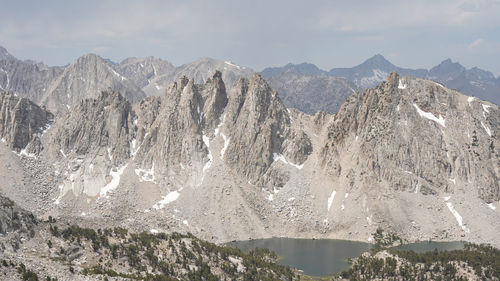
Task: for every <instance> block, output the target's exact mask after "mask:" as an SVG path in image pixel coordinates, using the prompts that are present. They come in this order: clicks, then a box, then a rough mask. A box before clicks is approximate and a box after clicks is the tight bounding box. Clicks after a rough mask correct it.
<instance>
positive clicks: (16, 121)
mask: <svg viewBox="0 0 500 281" xmlns="http://www.w3.org/2000/svg"><path fill="white" fill-rule="evenodd" d="M0 113H1V114H0V137H1V138H2V141H3V142H5V143H6V144H7V145H8V146H9V147H10V148H11V149H13V150H15V151H17V152H19V151H21V150H22V149H24V148H26V147H27V146H28V144H29V143H30V142H32V141H33V145H32V148H31V149H29V150H28V153H30V152H37V153H38V152H40V150H41V144H40V141H39V139H38V135H40V134H42V132H43V131H44V130H45V129H46V128H47V126H48V125H49V123H50V122H51V121H52V118H53V115H52V114H51V113H50V112H48V111H46V110H45V109H43V108H40V107H39V106H38V105H36V104H34V103H33V102H31V101H30V100H28V99H26V98H19V97H17V96H16V95H14V94H12V93H10V92H0Z"/></svg>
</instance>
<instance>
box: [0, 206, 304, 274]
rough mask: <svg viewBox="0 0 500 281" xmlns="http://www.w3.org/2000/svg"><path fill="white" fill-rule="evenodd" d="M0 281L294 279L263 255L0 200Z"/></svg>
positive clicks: (272, 257)
mask: <svg viewBox="0 0 500 281" xmlns="http://www.w3.org/2000/svg"><path fill="white" fill-rule="evenodd" d="M0 253H1V255H0V279H1V280H155V281H157V280H295V279H296V276H295V273H294V271H292V270H291V269H290V268H289V267H285V266H282V265H278V264H277V263H276V261H277V256H276V255H275V254H274V253H272V252H270V251H269V250H266V249H257V250H254V251H250V252H248V253H244V252H242V251H240V250H238V249H236V248H230V247H225V246H218V245H215V244H213V243H210V242H206V241H203V240H200V239H198V238H196V237H194V236H193V235H191V234H189V233H188V234H179V233H170V234H165V233H158V231H157V230H154V229H152V230H151V231H150V232H149V233H146V232H142V233H130V232H129V231H128V230H127V229H124V228H120V227H115V228H105V229H92V228H82V227H79V226H76V225H68V224H64V223H60V222H56V220H55V219H53V218H52V217H50V216H49V219H48V220H47V221H43V222H39V221H38V220H37V219H35V218H34V216H33V215H32V214H31V213H29V212H27V211H24V210H22V209H20V208H19V207H18V206H16V205H15V204H14V202H12V201H10V200H9V199H7V198H5V197H1V196H0Z"/></svg>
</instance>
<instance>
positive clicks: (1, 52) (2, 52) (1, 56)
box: [0, 46, 15, 60]
mask: <svg viewBox="0 0 500 281" xmlns="http://www.w3.org/2000/svg"><path fill="white" fill-rule="evenodd" d="M12 59H15V57H14V56H13V55H11V54H10V53H9V52H8V51H7V49H5V48H4V47H2V46H0V60H12Z"/></svg>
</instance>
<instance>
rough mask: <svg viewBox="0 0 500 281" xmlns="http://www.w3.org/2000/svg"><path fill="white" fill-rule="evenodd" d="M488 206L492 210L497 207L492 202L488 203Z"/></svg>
mask: <svg viewBox="0 0 500 281" xmlns="http://www.w3.org/2000/svg"><path fill="white" fill-rule="evenodd" d="M488 207H490V209H492V210H496V209H497V207H495V206H493V203H490V204H488Z"/></svg>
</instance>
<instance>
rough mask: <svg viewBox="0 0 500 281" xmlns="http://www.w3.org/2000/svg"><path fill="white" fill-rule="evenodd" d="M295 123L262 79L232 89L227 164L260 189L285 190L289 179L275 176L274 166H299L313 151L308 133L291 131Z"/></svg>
mask: <svg viewBox="0 0 500 281" xmlns="http://www.w3.org/2000/svg"><path fill="white" fill-rule="evenodd" d="M292 122H293V121H292V119H291V118H290V115H289V113H288V110H287V108H286V107H285V106H284V105H283V103H282V102H281V100H280V98H279V97H278V93H277V92H276V91H274V90H272V89H271V87H270V86H269V85H268V84H267V82H266V81H265V80H264V78H262V77H261V76H260V75H254V76H253V77H252V78H251V79H250V80H247V79H241V80H239V81H238V83H236V85H235V86H234V87H233V90H232V92H231V94H230V98H229V103H228V106H227V109H226V113H225V117H224V126H223V129H225V130H223V131H224V132H227V134H228V136H227V138H229V139H230V142H229V144H228V146H227V151H226V154H225V156H224V160H225V162H226V163H228V165H229V166H231V167H232V168H233V169H234V170H236V171H237V172H238V173H239V174H241V175H244V176H245V177H246V178H247V179H248V180H249V181H250V182H251V183H253V184H257V185H267V184H268V183H270V184H271V186H283V185H284V183H285V182H286V181H287V176H286V175H281V174H280V175H276V171H275V170H273V169H270V167H271V166H272V164H273V163H274V162H276V161H277V160H279V159H280V158H283V160H284V162H287V163H290V164H293V165H296V166H300V165H302V164H303V163H304V161H305V160H306V159H307V156H308V155H309V154H310V153H311V151H312V145H311V141H310V140H309V138H308V137H307V136H306V135H305V133H303V132H301V131H296V130H294V129H292V126H291V123H292Z"/></svg>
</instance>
